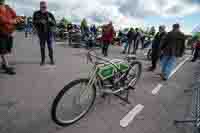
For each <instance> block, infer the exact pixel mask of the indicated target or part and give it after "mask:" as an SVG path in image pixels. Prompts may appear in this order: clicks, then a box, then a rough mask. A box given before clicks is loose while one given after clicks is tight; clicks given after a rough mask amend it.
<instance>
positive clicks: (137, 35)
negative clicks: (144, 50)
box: [132, 28, 141, 54]
mask: <svg viewBox="0 0 200 133" xmlns="http://www.w3.org/2000/svg"><path fill="white" fill-rule="evenodd" d="M135 32H136V33H135V37H134V45H133V52H132V54H136V52H137V50H138V47H139V43H140V41H141V33H140V31H139V29H138V28H136V29H135Z"/></svg>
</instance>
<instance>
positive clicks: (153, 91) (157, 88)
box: [151, 84, 163, 95]
mask: <svg viewBox="0 0 200 133" xmlns="http://www.w3.org/2000/svg"><path fill="white" fill-rule="evenodd" d="M162 87H163V85H162V84H158V85H157V86H156V88H155V89H153V90H152V92H151V93H152V94H153V95H156V94H158V92H159V91H160V89H161V88H162Z"/></svg>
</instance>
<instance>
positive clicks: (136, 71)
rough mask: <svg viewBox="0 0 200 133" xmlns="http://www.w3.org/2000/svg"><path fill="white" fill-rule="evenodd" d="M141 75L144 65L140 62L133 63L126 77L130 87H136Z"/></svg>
mask: <svg viewBox="0 0 200 133" xmlns="http://www.w3.org/2000/svg"><path fill="white" fill-rule="evenodd" d="M141 73H142V64H141V63H140V62H139V61H134V62H132V63H131V65H130V69H129V71H128V73H127V76H126V79H127V83H128V86H129V87H132V88H134V86H135V85H136V84H137V82H138V80H139V79H140V76H141Z"/></svg>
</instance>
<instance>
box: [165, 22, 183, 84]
mask: <svg viewBox="0 0 200 133" xmlns="http://www.w3.org/2000/svg"><path fill="white" fill-rule="evenodd" d="M184 50H185V35H184V34H183V33H182V32H181V31H180V25H179V24H174V25H173V30H172V31H171V32H169V33H168V34H167V35H166V37H165V40H164V42H163V43H162V45H161V53H162V58H161V68H162V74H161V78H162V79H163V80H167V79H169V78H170V75H171V72H172V70H173V69H174V67H175V65H176V57H182V56H183V54H184Z"/></svg>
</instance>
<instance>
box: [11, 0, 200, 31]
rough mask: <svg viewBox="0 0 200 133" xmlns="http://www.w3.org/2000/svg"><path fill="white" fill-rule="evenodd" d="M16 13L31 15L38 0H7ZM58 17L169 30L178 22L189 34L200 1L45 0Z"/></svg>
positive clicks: (195, 18)
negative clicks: (158, 27)
mask: <svg viewBox="0 0 200 133" xmlns="http://www.w3.org/2000/svg"><path fill="white" fill-rule="evenodd" d="M7 1H8V3H9V4H10V5H11V6H12V7H14V8H15V9H16V11H17V13H18V14H19V15H32V13H33V11H34V10H37V9H38V7H39V1H40V0H7ZM46 1H47V2H48V6H49V10H50V11H52V12H53V13H54V14H55V16H56V18H57V19H60V18H62V17H63V16H65V17H67V18H68V19H69V20H71V21H72V22H75V23H79V22H80V21H81V19H83V18H87V19H88V21H89V23H96V24H102V23H107V22H108V21H110V20H112V21H113V23H114V24H115V25H116V26H117V27H118V28H122V27H128V26H134V27H136V26H142V27H148V26H153V25H154V26H158V25H160V24H165V25H166V26H167V27H168V29H170V27H171V25H172V24H173V23H176V22H179V23H180V24H181V25H182V29H183V31H185V32H187V33H189V32H190V31H192V29H193V27H194V26H195V25H198V24H199V23H200V20H199V18H200V0H46Z"/></svg>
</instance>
